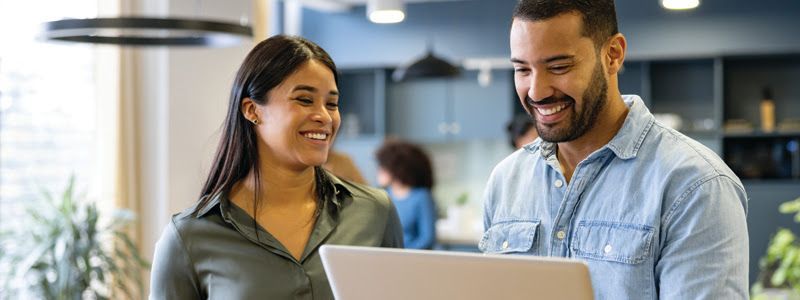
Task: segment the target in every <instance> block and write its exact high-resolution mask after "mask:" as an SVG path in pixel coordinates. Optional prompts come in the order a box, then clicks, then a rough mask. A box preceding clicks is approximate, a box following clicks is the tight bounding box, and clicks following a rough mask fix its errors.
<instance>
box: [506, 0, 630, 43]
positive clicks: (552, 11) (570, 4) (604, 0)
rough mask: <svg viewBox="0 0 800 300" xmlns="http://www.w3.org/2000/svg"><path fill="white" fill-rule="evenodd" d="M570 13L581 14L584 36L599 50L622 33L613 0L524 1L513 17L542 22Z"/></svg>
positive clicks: (515, 10)
mask: <svg viewBox="0 0 800 300" xmlns="http://www.w3.org/2000/svg"><path fill="white" fill-rule="evenodd" d="M570 12H577V13H579V14H581V15H582V17H583V31H582V34H583V36H586V37H589V38H591V39H592V41H594V44H595V46H596V47H597V48H598V49H599V48H600V46H602V45H603V44H605V42H606V41H607V40H608V38H610V37H611V36H613V35H615V34H617V33H618V32H619V29H618V28H617V12H616V9H615V8H614V0H521V1H519V3H517V7H516V8H514V18H515V19H521V20H526V21H541V20H547V19H550V18H553V17H555V16H558V15H560V14H563V13H570Z"/></svg>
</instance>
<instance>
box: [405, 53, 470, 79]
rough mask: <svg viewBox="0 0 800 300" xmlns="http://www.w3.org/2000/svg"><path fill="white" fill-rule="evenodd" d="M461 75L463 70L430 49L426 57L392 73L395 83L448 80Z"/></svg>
mask: <svg viewBox="0 0 800 300" xmlns="http://www.w3.org/2000/svg"><path fill="white" fill-rule="evenodd" d="M459 74H461V70H460V69H459V68H458V67H456V66H454V65H453V64H451V63H450V62H448V61H446V60H444V59H442V58H439V57H437V56H436V55H434V54H433V50H432V49H431V47H430V46H429V47H428V50H427V52H426V53H425V56H423V57H422V58H420V59H417V60H414V61H412V62H411V63H409V64H408V65H406V66H403V67H400V68H397V69H396V70H395V71H394V73H392V79H394V81H403V80H409V79H417V78H447V77H455V76H458V75H459Z"/></svg>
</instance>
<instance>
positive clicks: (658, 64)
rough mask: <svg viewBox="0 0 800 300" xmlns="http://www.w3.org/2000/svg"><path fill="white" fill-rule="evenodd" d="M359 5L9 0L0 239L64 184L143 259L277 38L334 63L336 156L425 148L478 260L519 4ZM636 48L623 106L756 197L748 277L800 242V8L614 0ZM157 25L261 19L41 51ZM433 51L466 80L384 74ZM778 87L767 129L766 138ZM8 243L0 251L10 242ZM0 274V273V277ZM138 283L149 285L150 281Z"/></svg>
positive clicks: (367, 165) (4, 20)
mask: <svg viewBox="0 0 800 300" xmlns="http://www.w3.org/2000/svg"><path fill="white" fill-rule="evenodd" d="M366 2H367V1H365V0H296V1H293V0H284V1H279V0H253V1H250V0H230V1H219V0H214V1H211V0H204V1H196V0H169V1H159V0H116V1H97V0H78V1H56V0H33V1H13V0H0V113H1V114H0V229H2V230H14V229H15V228H19V227H21V226H25V225H24V224H26V222H28V219H29V215H28V213H27V212H26V210H25V207H26V205H27V204H29V203H30V202H33V200H32V199H37V198H40V197H41V196H40V194H41V193H40V191H41V190H50V191H53V192H54V193H59V192H60V191H61V190H63V188H64V187H65V185H66V184H67V182H68V180H69V178H70V176H73V175H74V176H75V182H76V188H77V189H78V190H80V191H82V192H83V195H85V198H86V199H88V200H90V201H94V202H96V203H97V205H98V206H99V207H100V210H101V211H109V212H110V211H113V210H114V209H117V208H124V209H127V210H128V211H130V212H132V213H133V214H131V215H128V216H129V217H133V216H135V219H132V220H133V221H132V223H131V228H130V229H129V232H130V234H131V236H132V237H133V240H134V241H135V242H136V245H137V247H138V249H140V251H141V253H142V254H143V255H144V256H145V258H146V259H148V260H151V259H152V253H153V248H154V243H155V241H156V240H157V239H158V237H159V235H160V234H161V230H162V229H163V228H164V226H165V225H166V224H167V222H168V221H169V219H170V216H171V215H172V214H174V213H177V212H180V211H182V210H183V209H185V208H186V207H189V206H191V205H192V204H193V203H194V202H195V201H196V198H197V196H198V193H199V190H200V185H201V184H202V181H203V180H204V179H205V175H206V174H207V172H208V168H209V163H210V160H211V156H212V155H213V152H214V150H215V147H216V143H217V141H218V138H219V133H220V132H219V131H220V125H221V122H222V119H223V118H224V115H225V109H226V105H227V97H228V93H229V90H230V86H231V83H232V80H233V77H234V72H235V71H236V68H237V67H238V65H239V64H240V63H241V61H242V59H243V58H244V55H245V54H246V53H247V52H248V51H249V50H250V48H252V46H253V45H254V44H255V43H256V42H258V41H259V39H263V38H264V37H266V36H269V35H272V34H278V33H285V34H296V35H301V36H303V37H306V38H308V39H310V40H312V41H314V42H316V43H318V44H319V45H321V46H322V47H323V48H325V49H326V50H327V51H328V52H329V53H330V54H331V56H332V57H333V59H334V61H335V62H336V63H337V66H338V67H339V69H340V73H341V75H340V86H339V88H340V91H341V108H340V109H341V114H342V127H341V129H340V132H339V136H338V138H337V141H336V144H335V149H337V150H339V151H341V152H344V153H346V154H348V155H350V156H351V157H352V158H353V159H354V161H355V163H356V165H357V166H358V167H359V169H360V170H361V172H362V173H363V175H364V177H365V178H366V179H367V180H369V181H370V183H371V184H372V185H375V184H376V182H375V177H376V170H377V163H376V161H375V157H374V151H375V150H376V149H377V147H378V146H379V145H380V144H381V143H382V142H383V141H384V139H385V138H387V137H398V138H402V139H406V140H409V141H412V142H415V143H418V144H421V145H422V146H423V147H424V148H425V149H426V150H427V151H429V153H430V154H431V157H432V160H433V163H434V172H435V175H436V181H437V186H436V189H435V190H434V195H435V198H436V201H437V205H438V206H439V209H440V217H441V219H440V220H439V222H438V224H437V225H438V228H437V231H438V233H439V238H440V241H439V248H440V249H449V250H455V251H472V250H475V246H476V245H477V240H478V239H479V238H480V233H481V230H482V228H481V226H482V219H481V215H480V213H481V211H480V210H481V195H482V192H483V188H484V185H485V182H486V180H487V178H488V176H489V173H490V172H491V170H492V168H493V167H494V165H495V164H497V163H498V162H499V161H500V160H502V159H503V158H504V157H505V156H507V155H508V154H510V153H511V152H512V151H513V150H514V149H512V148H511V147H510V145H509V142H508V138H507V135H506V132H505V126H506V124H507V122H508V121H509V120H511V119H512V118H513V116H515V115H517V114H520V113H524V111H523V110H522V107H521V106H520V105H519V102H518V100H517V99H516V95H515V92H514V82H513V72H512V69H511V64H510V63H509V62H508V59H509V55H510V51H509V45H508V44H509V43H508V30H509V26H510V22H511V19H510V16H511V12H512V10H513V7H514V5H515V3H516V1H515V0H463V1H459V0H439V1H435V0H430V1H426V0H414V1H412V0H407V1H405V5H404V14H405V18H404V19H403V20H402V21H401V22H399V23H393V24H377V23H373V22H371V21H370V20H369V19H368V18H367V11H368V7H367V5H366V4H367V3H366ZM616 5H617V14H618V20H619V29H620V31H621V32H622V33H623V34H624V35H625V36H626V38H627V41H628V54H627V58H626V62H625V68H624V70H623V72H622V73H621V74H620V89H621V91H622V93H623V94H638V95H641V96H642V98H643V99H644V100H645V102H646V103H647V105H648V107H649V109H650V110H651V111H652V112H653V113H655V114H657V117H658V118H659V119H660V120H661V121H662V122H664V123H665V124H668V125H670V126H672V127H674V128H675V129H678V130H680V131H681V132H683V133H685V134H686V135H688V136H690V137H692V138H694V139H696V140H698V141H700V142H702V143H703V144H704V145H706V146H708V147H709V148H711V149H712V150H714V151H715V152H716V153H717V154H718V155H720V157H722V158H723V159H724V160H725V161H726V163H728V165H729V166H730V167H731V168H732V169H733V170H734V171H735V172H736V173H737V175H739V177H740V178H741V179H742V181H743V183H744V185H745V188H746V190H747V193H748V196H749V212H748V216H747V218H748V229H749V234H750V278H751V282H755V280H756V279H757V277H758V275H759V268H758V262H759V259H760V258H761V257H762V256H764V254H765V252H766V248H767V245H768V243H769V240H770V238H771V237H772V235H773V234H774V233H775V232H776V231H777V229H778V228H789V229H791V230H793V231H798V230H800V226H798V225H797V223H795V222H794V220H793V216H792V215H788V214H781V213H780V212H779V211H778V207H779V205H780V204H781V203H783V202H786V201H789V200H793V199H796V198H798V197H800V18H799V17H800V2H798V1H792V0H764V1H746V0H724V1H723V0H703V1H700V5H699V6H698V7H696V8H694V9H688V10H669V9H666V8H665V7H664V6H662V5H661V3H660V1H658V0H645V1H642V0H617V1H616ZM118 15H148V16H157V17H165V16H170V17H184V18H198V19H215V20H224V21H228V22H233V23H237V24H246V25H250V26H253V29H254V35H255V36H256V37H255V38H254V39H249V40H246V41H244V42H242V43H239V44H237V45H234V46H230V47H219V48H217V47H172V46H169V47H167V46H154V47H141V46H140V47H131V46H117V45H94V44H85V43H71V42H59V41H49V40H46V39H43V38H41V30H42V29H41V27H40V25H41V24H42V23H43V22H46V21H52V20H58V19H63V18H92V17H97V16H118ZM427 53H433V54H434V55H436V56H437V57H440V58H442V59H445V60H447V61H449V62H451V63H452V64H454V65H456V66H458V67H459V68H460V70H461V74H460V75H458V76H456V77H452V78H438V79H426V80H414V81H403V82H397V81H395V80H393V79H392V74H393V72H394V71H395V70H396V69H398V68H402V67H403V66H406V65H407V64H409V63H410V62H413V61H414V60H416V59H419V58H421V57H423V56H424V55H425V54H427ZM765 90H768V94H769V96H770V97H769V98H771V99H770V100H772V103H773V105H774V119H775V122H774V126H773V128H772V129H765V128H764V126H763V124H762V122H763V117H762V114H761V112H762V104H763V101H762V100H764V98H765V97H766V96H765V93H764V92H765ZM5 242H8V241H5ZM2 273H3V272H0V275H3V274H2ZM146 276H147V275H146V274H143V278H147V277H146Z"/></svg>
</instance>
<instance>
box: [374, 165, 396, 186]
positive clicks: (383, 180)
mask: <svg viewBox="0 0 800 300" xmlns="http://www.w3.org/2000/svg"><path fill="white" fill-rule="evenodd" d="M377 177H378V178H376V179H377V180H378V186H381V187H387V186H389V184H391V183H392V175H390V174H389V172H387V171H386V170H385V169H384V168H382V167H378V175H377Z"/></svg>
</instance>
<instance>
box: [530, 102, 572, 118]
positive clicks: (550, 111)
mask: <svg viewBox="0 0 800 300" xmlns="http://www.w3.org/2000/svg"><path fill="white" fill-rule="evenodd" d="M565 107H567V104H561V105H559V106H556V107H553V108H537V110H538V111H539V113H540V114H542V115H545V116H549V115H552V114H554V113H557V112H560V111H561V110H562V109H564V108H565Z"/></svg>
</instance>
